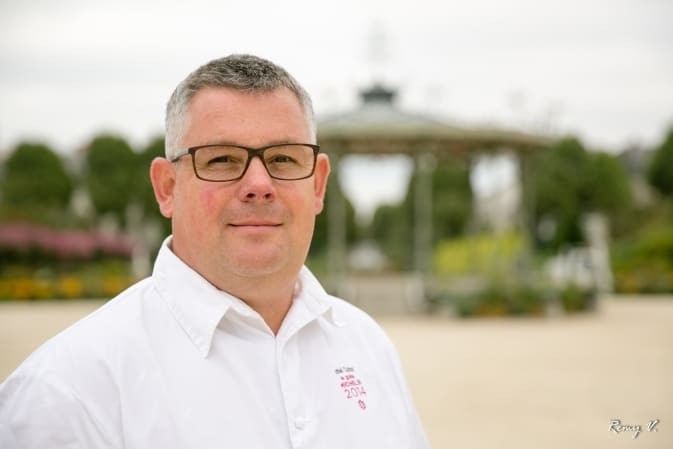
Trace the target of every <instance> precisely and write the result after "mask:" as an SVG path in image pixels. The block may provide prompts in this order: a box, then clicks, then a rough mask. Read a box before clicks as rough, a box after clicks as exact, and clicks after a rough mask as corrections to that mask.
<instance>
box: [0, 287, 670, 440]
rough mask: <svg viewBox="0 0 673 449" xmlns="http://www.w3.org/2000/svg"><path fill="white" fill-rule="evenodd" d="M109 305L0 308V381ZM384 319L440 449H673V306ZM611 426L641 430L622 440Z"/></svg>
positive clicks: (656, 302)
mask: <svg viewBox="0 0 673 449" xmlns="http://www.w3.org/2000/svg"><path fill="white" fill-rule="evenodd" d="M101 304H102V302H100V301H85V302H75V301H68V302H59V301H54V302H29V303H0V379H4V378H5V377H6V376H7V375H8V374H9V373H10V372H11V371H12V370H13V369H14V368H15V367H16V366H17V365H18V364H19V363H20V362H21V361H22V360H23V359H24V358H25V357H26V356H27V355H28V354H29V353H30V352H31V351H32V350H33V349H35V348H36V347H37V346H38V345H39V344H40V343H42V342H43V341H44V340H46V339H47V338H49V337H50V336H52V335H54V334H55V333H57V332H58V331H60V330H61V329H63V328H65V327H66V326H67V325H69V324H70V323H72V322H74V321H75V320H77V319H78V318H80V317H82V316H84V315H86V314H87V313H89V312H90V311H92V310H94V309H95V308H97V307H98V306H100V305H101ZM379 322H380V323H381V324H382V325H383V327H384V328H385V329H386V330H387V331H388V333H389V335H390V337H391V338H392V340H393V341H394V342H395V344H396V345H397V348H398V350H399V352H400V357H401V359H402V362H403V364H404V367H405V371H406V374H407V378H408V381H409V384H410V386H411V389H412V391H413V393H414V398H415V401H416V405H417V408H418V410H419V413H420V415H421V419H422V421H423V423H424V426H425V428H426V431H427V433H428V437H429V439H430V442H431V444H432V447H434V448H435V449H442V448H462V449H470V448H474V449H477V448H484V449H493V448H507V449H509V448H516V449H526V448H535V449H540V448H544V449H555V448H558V449H568V448H591V449H601V448H622V447H629V448H638V449H646V448H659V449H671V448H673V298H640V297H620V298H617V299H603V300H601V301H600V302H599V309H598V311H597V312H595V313H591V314H584V315H581V316H573V317H557V318H547V319H526V318H523V319H471V320H457V319H454V318H451V317H446V316H436V317H401V316H397V317H394V316H386V317H381V318H380V319H379ZM657 419H658V420H659V422H658V423H657V424H656V425H655V427H654V430H653V431H648V428H647V427H648V423H650V421H653V420H657ZM612 420H619V421H620V423H621V425H629V426H637V425H640V426H641V429H642V430H641V432H640V434H639V435H638V436H637V438H634V432H631V431H624V432H621V433H615V432H613V431H610V426H611V421H612ZM613 428H615V429H617V428H618V425H617V424H615V425H613Z"/></svg>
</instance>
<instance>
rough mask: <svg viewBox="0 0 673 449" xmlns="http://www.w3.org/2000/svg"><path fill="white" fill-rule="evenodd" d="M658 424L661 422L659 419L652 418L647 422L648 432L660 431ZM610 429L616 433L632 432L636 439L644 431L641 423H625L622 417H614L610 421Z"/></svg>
mask: <svg viewBox="0 0 673 449" xmlns="http://www.w3.org/2000/svg"><path fill="white" fill-rule="evenodd" d="M657 424H659V420H658V419H651V420H650V422H648V423H647V427H646V430H647V431H648V432H658V431H659V430H658V429H657ZM609 431H610V432H614V433H622V432H632V433H633V438H634V439H635V438H638V435H640V433H641V432H642V431H643V427H642V426H641V425H640V424H623V423H622V420H621V419H613V420H611V421H610V427H609Z"/></svg>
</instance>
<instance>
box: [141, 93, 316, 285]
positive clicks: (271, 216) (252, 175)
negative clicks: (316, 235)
mask: <svg viewBox="0 0 673 449" xmlns="http://www.w3.org/2000/svg"><path fill="white" fill-rule="evenodd" d="M213 143H229V144H234V145H241V146H246V147H252V148H257V147H263V146H267V145H272V144H276V143H314V142H313V136H312V133H311V130H310V128H309V125H308V123H307V120H306V115H305V114H304V111H303V109H302V107H301V105H300V103H299V101H298V100H297V98H296V97H295V95H294V94H293V93H292V92H291V91H289V90H287V89H285V88H281V89H276V90H273V91H268V92H254V93H243V92H239V91H236V90H233V89H228V88H204V89H202V90H200V91H199V92H197V93H196V95H195V96H194V98H193V99H192V102H191V105H190V108H189V114H188V125H187V128H186V131H185V134H184V137H183V139H182V147H183V148H187V147H192V146H197V145H205V144H213ZM190 158H191V156H183V157H182V158H181V159H180V160H179V162H177V163H176V164H174V166H175V167H174V169H173V167H171V169H170V170H169V169H168V168H169V167H168V165H166V164H167V163H168V162H167V161H165V160H163V162H157V163H158V164H159V165H160V166H163V168H157V169H156V170H155V168H154V167H153V173H152V178H153V184H154V185H155V191H156V192H157V198H158V199H159V203H160V207H161V210H162V213H163V214H164V215H165V216H167V217H171V218H172V223H173V251H174V252H175V254H176V255H177V256H178V257H180V258H181V259H182V260H183V261H184V262H186V263H187V264H188V265H189V266H191V267H192V268H194V269H195V270H196V271H198V272H199V273H200V274H201V275H203V276H204V277H205V278H206V279H208V280H209V281H210V282H212V283H213V284H215V285H216V286H218V287H220V288H223V289H226V288H227V286H226V284H227V283H229V282H231V280H232V279H234V278H239V279H240V278H258V277H266V276H283V277H288V278H289V279H294V276H296V274H297V272H298V270H299V269H300V268H301V265H302V264H303V263H304V261H305V259H306V254H307V252H308V248H309V245H310V241H311V237H312V235H313V227H314V223H315V216H316V214H318V213H320V212H321V210H322V207H323V196H324V192H325V185H326V182H327V176H328V173H329V162H328V160H327V157H326V156H325V155H323V154H321V155H319V157H318V162H317V165H316V171H315V174H314V175H313V176H312V177H311V178H307V179H302V180H297V181H283V180H276V179H272V178H270V177H269V174H268V173H267V171H266V169H265V168H264V166H263V164H262V162H261V161H260V159H259V158H254V159H253V160H252V161H251V162H250V166H249V167H248V170H247V172H246V174H245V176H244V177H243V178H242V179H240V180H237V181H229V182H208V181H203V180H200V179H198V178H197V177H196V176H195V174H194V171H193V169H192V164H191V160H190ZM162 164H163V165H162ZM154 171H156V172H157V175H155V173H154ZM155 178H156V179H155ZM161 191H163V192H165V193H164V195H163V197H162V196H161ZM221 284H223V285H221Z"/></svg>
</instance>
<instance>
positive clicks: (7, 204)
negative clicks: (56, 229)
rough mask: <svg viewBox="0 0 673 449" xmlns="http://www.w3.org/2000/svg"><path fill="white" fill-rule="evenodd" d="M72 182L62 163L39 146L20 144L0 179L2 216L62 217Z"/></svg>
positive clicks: (7, 161) (54, 155)
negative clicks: (54, 215)
mask: <svg viewBox="0 0 673 449" xmlns="http://www.w3.org/2000/svg"><path fill="white" fill-rule="evenodd" d="M72 188H73V182H72V179H71V178H70V175H69V174H68V172H67V170H66V169H65V166H64V164H63V161H62V160H61V158H60V157H59V156H57V155H56V153H55V152H54V151H52V150H51V149H50V148H49V147H47V146H46V145H44V144H41V143H28V142H26V143H21V144H19V145H18V146H17V147H16V148H15V149H14V151H13V152H12V153H11V154H10V156H9V157H8V159H7V160H6V161H5V164H4V175H3V176H2V178H1V179H0V192H1V194H2V203H3V205H4V207H3V209H4V211H3V214H4V215H5V216H8V215H9V216H13V217H14V218H24V219H26V218H36V219H37V218H39V217H40V216H42V217H45V212H46V218H47V219H48V217H51V216H53V214H55V213H56V214H58V213H60V214H63V212H64V209H65V208H66V207H67V206H68V204H69V201H70V195H71V193H72Z"/></svg>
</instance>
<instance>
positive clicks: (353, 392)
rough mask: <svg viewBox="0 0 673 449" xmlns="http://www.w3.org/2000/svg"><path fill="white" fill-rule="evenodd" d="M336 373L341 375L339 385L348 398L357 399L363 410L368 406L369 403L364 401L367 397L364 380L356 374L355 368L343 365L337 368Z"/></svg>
mask: <svg viewBox="0 0 673 449" xmlns="http://www.w3.org/2000/svg"><path fill="white" fill-rule="evenodd" d="M334 374H336V375H337V376H339V386H340V387H341V389H342V390H343V392H344V394H345V395H346V399H349V400H350V399H357V404H358V406H359V407H360V409H361V410H365V409H366V408H367V403H366V402H365V401H364V400H365V399H366V397H367V391H365V386H364V385H363V383H362V381H361V380H360V379H359V378H358V377H357V375H356V374H355V368H353V367H352V366H342V367H341V368H336V369H335V370H334Z"/></svg>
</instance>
